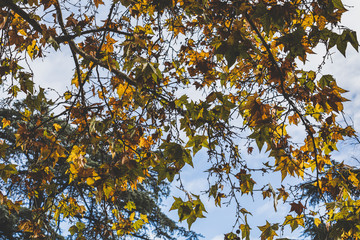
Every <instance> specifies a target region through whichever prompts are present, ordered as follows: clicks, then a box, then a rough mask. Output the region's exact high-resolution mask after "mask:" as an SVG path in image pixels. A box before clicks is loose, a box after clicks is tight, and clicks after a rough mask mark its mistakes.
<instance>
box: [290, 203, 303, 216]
mask: <svg viewBox="0 0 360 240" xmlns="http://www.w3.org/2000/svg"><path fill="white" fill-rule="evenodd" d="M290 205H291V209H290V212H292V211H294V212H296V213H297V215H301V213H302V212H303V211H304V209H306V207H304V206H303V205H302V203H301V202H300V201H299V202H298V203H295V202H293V203H290Z"/></svg>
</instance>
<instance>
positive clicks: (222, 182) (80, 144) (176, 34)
mask: <svg viewBox="0 0 360 240" xmlns="http://www.w3.org/2000/svg"><path fill="white" fill-rule="evenodd" d="M0 6H1V7H2V10H1V12H0V19H1V22H0V26H1V29H2V37H1V41H2V45H1V59H2V60H1V68H0V76H1V79H2V86H3V87H4V89H5V91H6V92H7V93H8V95H7V96H8V100H9V101H10V100H11V99H14V98H16V97H18V96H20V95H26V100H25V108H24V111H23V112H22V116H23V118H24V120H25V121H29V116H30V115H31V114H32V113H33V112H34V111H39V112H40V113H42V110H41V104H42V103H43V102H49V101H50V100H49V99H48V98H49V97H47V96H46V95H45V93H44V89H43V88H41V87H39V88H38V87H37V86H36V85H35V84H34V79H36V76H33V75H32V73H31V71H30V69H29V67H31V64H32V62H31V60H33V59H36V58H45V57H46V55H48V54H51V53H52V51H54V50H59V49H65V48H69V49H70V51H71V54H72V59H73V64H74V76H73V78H72V79H71V89H69V91H67V92H65V93H64V94H63V95H61V96H60V97H59V98H58V99H57V100H56V101H55V103H54V105H52V106H54V107H53V109H52V110H51V113H50V116H51V117H50V118H49V119H48V120H44V119H39V120H36V121H35V122H34V123H32V125H19V128H18V132H17V133H16V134H14V136H13V138H14V139H16V144H17V146H18V147H19V148H21V150H22V151H23V153H24V154H31V153H33V152H35V151H36V152H38V153H39V156H37V158H36V159H38V161H36V162H34V163H32V164H30V165H29V166H25V167H26V173H25V174H24V175H23V179H27V182H28V185H27V186H26V187H27V188H26V191H27V192H28V198H29V199H30V201H35V200H34V199H37V198H39V197H41V198H45V199H46V204H44V205H39V206H36V207H37V210H33V212H34V213H36V214H37V218H36V219H37V220H38V221H28V222H26V223H24V224H22V225H20V229H21V230H22V231H25V232H26V231H31V232H32V237H34V238H35V237H41V230H40V229H41V228H43V227H44V226H45V225H46V224H47V223H49V224H50V223H51V224H53V225H56V223H57V222H59V221H61V220H63V219H66V220H67V221H72V220H74V219H78V220H79V222H80V223H83V221H84V218H85V217H86V216H88V214H91V213H89V209H91V208H87V207H86V206H84V204H85V202H83V201H81V200H78V199H77V198H76V197H77V196H80V197H81V194H83V193H82V192H83V190H82V189H84V188H85V187H86V188H87V189H92V192H91V196H92V197H93V199H94V200H93V204H94V205H93V207H94V208H98V207H102V206H105V207H107V210H108V211H109V212H111V214H112V215H111V217H109V222H107V223H106V224H104V225H106V226H104V225H101V226H98V228H96V229H89V228H87V227H86V226H85V228H84V229H86V230H87V231H93V232H95V233H96V232H104V229H107V231H108V234H109V235H115V233H117V234H118V235H120V236H121V235H124V234H135V232H136V230H138V229H139V228H140V226H142V225H144V224H145V223H146V217H145V216H144V215H136V214H135V216H134V215H131V214H130V215H129V216H123V215H121V216H120V215H119V214H118V209H117V208H116V207H115V206H116V205H117V202H118V199H119V196H121V194H122V193H123V192H125V191H127V190H129V189H136V188H137V186H138V184H139V183H141V182H142V181H145V180H146V179H148V178H151V176H152V174H151V172H156V174H157V177H158V179H157V180H158V181H162V180H165V179H166V180H168V181H170V182H172V181H173V179H174V177H175V176H178V174H179V173H180V171H181V169H182V168H183V167H184V166H185V165H186V164H189V165H192V157H193V156H194V155H196V153H197V152H198V151H200V150H201V149H205V150H206V151H207V153H208V156H209V158H208V161H209V164H210V167H209V169H208V172H209V176H210V180H209V181H210V184H209V189H207V192H208V195H209V196H210V197H212V198H214V200H215V203H216V204H217V205H221V202H222V200H223V199H224V198H226V199H228V200H233V199H235V202H236V205H237V208H238V211H237V213H236V214H235V215H236V216H237V217H238V220H239V221H237V223H238V227H239V228H240V229H239V230H240V231H241V235H240V236H241V237H242V238H246V239H249V236H250V226H249V225H248V223H247V216H248V215H249V214H250V213H249V211H248V210H246V209H245V208H243V207H242V206H241V203H240V201H238V199H239V198H241V195H243V194H253V191H254V189H262V191H263V196H264V198H265V197H273V198H274V203H275V202H277V200H279V199H283V200H284V202H285V201H289V199H288V196H289V190H288V189H286V188H285V187H280V188H278V189H276V188H275V189H276V190H275V189H274V188H273V187H272V186H271V185H267V186H259V184H257V183H256V182H255V181H254V179H253V177H252V174H253V173H254V172H263V173H271V172H276V171H278V172H281V175H282V179H285V178H286V177H289V176H293V177H297V178H300V179H307V180H308V181H313V185H314V186H315V187H316V189H317V191H318V192H319V194H320V195H326V194H327V192H329V191H331V190H330V189H331V188H330V186H332V185H335V186H340V185H341V184H343V180H341V179H340V180H339V181H333V180H332V179H334V177H333V174H335V172H327V175H326V177H327V180H326V179H322V178H321V175H322V173H324V172H325V171H326V170H325V168H324V167H325V165H326V164H329V165H331V159H332V158H331V153H332V152H333V151H334V150H336V149H337V148H336V146H337V143H338V142H339V141H341V140H343V139H344V138H345V137H351V136H354V135H355V131H354V129H353V128H352V127H350V126H342V125H341V124H339V123H338V120H337V116H338V115H339V114H340V113H341V112H342V110H343V102H344V101H347V99H345V98H344V97H343V96H342V94H343V93H344V92H345V90H344V89H342V88H340V87H339V86H338V85H337V83H336V80H335V79H334V78H333V77H332V76H331V75H327V74H323V73H321V71H320V70H321V66H322V65H321V66H319V69H318V71H316V72H315V71H305V70H302V69H301V68H299V67H298V64H297V63H298V62H299V61H303V62H306V61H307V56H308V55H309V54H313V53H314V52H315V51H316V47H317V46H320V45H323V46H325V48H326V54H325V56H324V59H326V57H327V56H328V55H329V54H330V51H331V49H333V48H334V47H335V46H336V48H337V49H338V50H339V51H340V52H341V53H342V54H343V55H344V56H345V53H346V48H347V45H348V43H350V44H351V45H352V46H353V47H354V48H355V49H357V48H358V41H357V37H356V33H355V32H353V31H351V30H350V29H347V28H346V27H343V26H341V25H340V20H341V15H342V14H343V13H344V12H345V11H346V9H345V7H344V5H343V4H342V2H341V0H311V1H304V0H259V1H250V0H244V1H238V0H236V1H235V0H233V1H232V0H229V1H220V0H203V1H195V0H173V1H165V0H113V1H102V0H93V1H77V2H76V3H75V4H74V3H73V2H71V1H70V2H69V1H66V0H40V1H38V0H28V1H22V0H2V2H1V3H0ZM69 88H70V86H69ZM181 88H193V89H194V90H196V91H197V92H198V93H199V97H200V99H197V100H196V101H195V99H191V98H189V96H187V95H182V96H180V95H179V94H178V90H179V89H181ZM59 118H61V121H64V122H65V123H66V124H65V125H64V126H62V125H59V124H58V123H56V122H54V121H55V120H56V119H59ZM234 121H237V123H236V124H235V123H234ZM238 122H240V124H238ZM2 123H3V128H5V129H6V127H7V126H8V125H9V124H11V121H10V120H9V119H6V118H3V119H2ZM49 123H51V124H53V125H52V127H53V129H52V131H48V130H46V125H47V124H49ZM66 125H69V126H71V127H72V128H73V129H74V131H73V132H72V134H71V135H69V134H68V133H67V132H66V129H67V128H66ZM293 126H294V127H298V128H302V129H304V132H305V133H304V139H303V142H302V143H301V144H298V143H296V142H293V141H292V140H291V137H292V136H290V135H289V134H288V131H287V129H288V128H289V127H293ZM64 138H66V144H64V143H62V141H60V139H64ZM240 139H245V140H247V143H246V146H247V147H246V149H245V150H244V149H243V148H242V147H241V145H239V143H240ZM44 142H48V143H47V144H44ZM265 145H266V151H267V152H268V154H269V157H271V158H270V159H271V160H270V161H269V162H265V163H264V166H263V167H262V168H259V169H253V168H249V167H248V164H247V162H246V160H245V158H242V156H243V155H244V154H246V152H247V153H249V154H251V152H252V151H253V149H254V147H257V148H258V149H259V150H260V151H261V150H262V148H263V147H264V146H265ZM6 148H7V143H6V141H4V142H3V143H2V147H1V149H2V151H1V153H2V156H3V159H4V160H2V161H3V163H2V169H3V170H2V172H1V174H2V176H4V177H3V181H4V182H5V183H7V182H9V181H10V182H12V183H17V182H18V183H19V184H22V183H23V181H22V180H21V178H20V176H21V171H22V169H23V167H24V166H21V165H15V163H13V162H9V161H6V159H8V158H7V154H8V153H7V151H6ZM89 153H91V154H89ZM98 155H100V156H111V158H109V159H106V160H105V159H104V158H99V159H95V160H93V159H91V156H98ZM61 159H66V164H62V162H63V160H61ZM56 166H59V167H63V168H66V169H64V170H65V173H66V174H67V175H66V178H65V179H63V181H65V183H64V185H69V186H71V187H72V188H73V189H74V193H73V194H74V195H71V194H70V195H69V194H68V193H67V192H62V191H61V189H60V190H59V189H58V188H56V186H57V185H56V175H55V174H54V172H53V170H52V169H54V168H55V167H56ZM334 167H335V166H334ZM40 175H41V176H42V178H41V180H40V179H39V178H37V176H40ZM351 179H353V180H354V181H353V183H354V184H355V185H356V186H358V182H356V181H355V178H354V177H353V176H352V177H351ZM224 186H230V187H229V188H228V190H226V188H224ZM180 187H181V186H180ZM184 192H185V193H186V199H182V198H175V199H174V204H173V205H172V208H171V209H173V210H177V211H178V213H179V218H180V221H183V220H186V221H187V223H188V224H189V226H191V224H192V223H193V222H194V221H195V220H196V219H197V218H201V217H204V212H205V208H204V205H203V204H202V202H201V200H200V196H198V195H196V194H192V193H188V192H186V189H184ZM55 196H56V197H55ZM74 196H75V197H74ZM120 199H121V198H120ZM1 200H2V202H3V204H6V205H7V207H8V208H9V209H10V210H15V211H16V210H19V208H20V207H21V205H22V204H23V203H22V202H21V201H19V199H16V198H14V197H13V196H9V198H8V197H5V195H4V194H3V193H2V195H1ZM55 202H57V203H59V204H55ZM338 202H340V203H341V204H351V205H354V204H355V205H356V204H358V201H357V200H353V199H352V198H351V196H349V194H347V192H346V191H345V190H344V191H343V192H342V194H341V195H340V196H339V198H338ZM34 204H36V201H35V203H34ZM304 204H305V202H300V201H298V202H295V200H294V201H290V205H291V212H294V213H292V214H289V215H288V216H286V219H285V221H284V222H283V223H269V222H267V223H266V225H264V226H260V227H259V229H260V230H261V231H262V235H261V239H273V238H274V236H276V234H277V233H276V231H278V229H280V226H285V225H290V227H291V228H292V229H295V228H297V227H298V226H303V225H304V219H305V218H306V216H307V215H309V214H314V213H313V212H311V211H310V210H308V209H307V208H306V204H305V205H304ZM124 205H125V206H128V208H131V207H130V205H131V204H130V205H127V203H126V204H125V203H124ZM275 206H276V204H275ZM338 206H339V205H334V206H332V205H329V207H328V208H327V209H326V210H327V211H326V213H327V214H328V215H329V216H330V217H329V221H331V218H332V215H333V214H334V213H335V212H344V211H346V210H344V209H343V208H339V207H338ZM80 223H79V224H80ZM77 229H79V228H78V227H77ZM354 229H355V228H354ZM341 231H343V232H341V234H342V235H344V236H345V235H349V234H350V235H352V236H353V237H358V236H360V235H359V234H360V232H359V231H358V230H357V231H355V230H351V231H348V230H347V229H342V230H341ZM238 237H239V236H237V235H236V234H235V233H228V234H227V235H226V238H227V239H234V238H238Z"/></svg>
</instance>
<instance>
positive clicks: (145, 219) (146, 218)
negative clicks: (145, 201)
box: [140, 213, 149, 223]
mask: <svg viewBox="0 0 360 240" xmlns="http://www.w3.org/2000/svg"><path fill="white" fill-rule="evenodd" d="M140 218H141V219H142V220H143V221H144V223H148V222H149V220H148V217H147V215H145V214H141V213H140Z"/></svg>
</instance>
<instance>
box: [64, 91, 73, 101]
mask: <svg viewBox="0 0 360 240" xmlns="http://www.w3.org/2000/svg"><path fill="white" fill-rule="evenodd" d="M64 97H65V100H69V99H70V98H71V97H72V94H71V92H69V91H66V92H65V93H64Z"/></svg>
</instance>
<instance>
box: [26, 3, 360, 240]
mask: <svg viewBox="0 0 360 240" xmlns="http://www.w3.org/2000/svg"><path fill="white" fill-rule="evenodd" d="M343 2H344V4H345V5H346V6H347V8H348V9H349V11H348V12H346V13H345V14H344V16H343V18H342V24H343V25H344V26H347V27H349V28H350V29H353V30H355V31H357V32H358V33H360V16H359V13H360V1H359V0H344V1H343ZM350 6H352V7H350ZM358 39H360V37H359V34H358ZM333 52H334V54H333V55H332V59H328V60H327V63H326V65H325V66H324V67H323V70H322V73H324V74H325V73H326V74H332V75H333V76H334V77H335V79H336V80H337V82H338V85H339V86H340V87H342V88H344V89H347V90H349V92H348V93H346V94H345V97H347V98H348V99H350V100H351V101H350V102H347V103H345V113H346V114H345V115H346V117H347V119H348V120H349V121H350V122H353V124H354V126H355V129H360V127H359V126H360V111H359V110H360V55H359V54H358V53H357V52H356V51H355V50H354V49H353V48H352V47H351V46H350V45H349V46H348V49H347V51H346V54H347V57H346V58H344V57H343V56H342V55H341V54H340V53H338V52H337V51H336V50H333ZM321 60H322V56H321V49H319V53H318V54H316V55H312V56H310V57H309V58H308V62H307V63H306V65H305V66H303V67H304V69H317V66H318V64H319V63H320V62H321ZM72 69H73V65H72V60H71V56H70V54H69V52H68V50H61V51H57V52H56V53H51V54H49V57H48V58H45V59H44V60H42V59H38V60H35V67H34V69H33V71H34V73H35V76H36V80H38V82H37V83H38V84H39V85H40V86H42V87H45V88H48V89H56V91H57V92H59V93H60V94H61V93H64V92H65V91H66V90H67V88H66V86H69V82H70V79H71V78H72V74H73V70H72ZM357 151H358V148H357V147H356V146H354V145H351V144H349V143H344V144H343V145H341V147H340V148H339V152H337V153H336V158H337V159H338V160H340V161H341V160H346V159H349V156H351V155H354V156H355V155H356V152H357ZM247 157H248V161H249V163H250V164H261V163H262V162H266V161H267V160H265V158H267V157H266V155H265V154H264V153H256V152H255V151H254V154H253V155H251V156H247ZM206 159H207V156H206V152H204V151H200V152H199V154H198V155H197V156H196V158H195V159H194V165H195V166H194V168H193V169H192V168H191V167H189V166H188V167H186V168H185V169H183V171H182V173H181V176H182V179H183V184H184V185H185V188H186V189H187V190H188V191H189V192H193V193H197V194H199V192H200V191H202V190H204V189H206V187H207V180H206V178H207V174H206V173H204V172H202V171H201V170H206V167H207V164H206ZM200 169H201V170H200ZM280 180H281V177H280V175H279V174H273V175H271V176H270V179H269V176H266V178H264V177H262V176H260V175H259V176H255V181H260V182H262V183H266V182H267V181H271V184H272V185H273V186H274V187H278V186H280V185H281V184H284V183H281V181H280ZM291 181H294V180H290V182H288V183H291ZM173 194H174V195H175V196H182V197H183V193H181V192H180V191H178V190H177V189H176V188H173ZM260 199H262V196H260V194H255V195H254V197H251V196H245V197H243V198H241V204H243V206H244V207H246V208H247V209H248V210H249V211H251V212H252V213H253V216H252V217H249V218H248V221H249V224H250V225H251V226H253V228H252V233H251V239H259V236H260V231H259V230H258V228H257V227H255V226H261V225H265V223H266V222H265V220H268V221H270V222H279V223H282V222H283V217H284V216H286V215H287V214H288V213H289V210H290V209H289V207H288V206H284V205H281V204H279V206H278V211H277V212H275V211H274V210H273V200H272V199H266V200H264V201H262V200H261V201H259V200H260ZM202 200H203V201H204V203H205V208H206V210H207V212H208V213H207V214H206V218H204V219H198V220H197V221H196V222H195V223H194V224H193V226H192V230H194V231H196V232H198V233H201V234H202V235H204V239H206V240H208V239H209V240H220V239H224V233H227V232H230V231H232V230H233V229H232V226H233V224H234V221H235V219H234V215H235V214H234V211H235V209H234V207H233V206H230V207H226V206H222V207H221V208H219V207H215V205H214V204H213V202H212V201H207V196H205V195H204V196H202ZM171 202H172V199H168V200H167V201H165V205H164V206H163V210H164V211H165V212H166V213H167V212H168V210H169V208H170V206H171ZM169 215H170V216H172V217H173V219H175V220H177V219H178V217H177V213H176V212H175V211H172V212H169ZM183 226H185V227H186V224H184V225H183ZM235 230H236V229H235ZM279 237H280V236H279ZM281 237H288V238H290V239H303V238H300V237H299V232H295V233H292V234H291V233H290V232H288V231H287V232H284V234H283V235H282V236H281Z"/></svg>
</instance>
